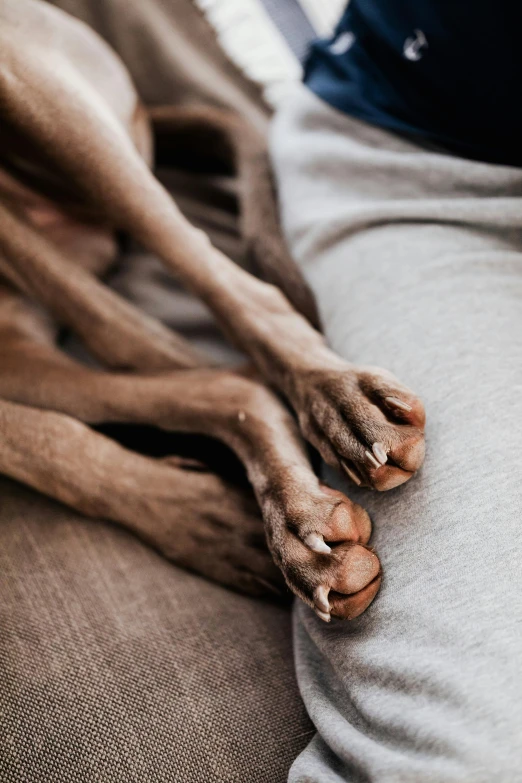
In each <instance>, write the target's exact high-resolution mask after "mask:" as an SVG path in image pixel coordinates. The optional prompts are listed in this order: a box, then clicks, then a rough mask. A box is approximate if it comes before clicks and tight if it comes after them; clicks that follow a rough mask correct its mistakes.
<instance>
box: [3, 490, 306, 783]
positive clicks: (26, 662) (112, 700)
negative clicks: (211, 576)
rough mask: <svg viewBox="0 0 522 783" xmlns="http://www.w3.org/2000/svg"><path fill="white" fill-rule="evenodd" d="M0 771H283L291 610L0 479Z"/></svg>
mask: <svg viewBox="0 0 522 783" xmlns="http://www.w3.org/2000/svg"><path fill="white" fill-rule="evenodd" d="M0 497H1V510H0V593H1V595H2V601H1V602H0V626H1V632H0V666H1V669H2V671H1V677H0V736H1V737H2V740H1V741H0V779H1V780H2V781H3V782H4V783H21V781H28V782H29V781H30V783H36V781H38V783H54V782H55V781H56V783H58V782H59V783H63V782H64V781H70V782H71V783H75V782H76V781H78V782H79V781H82V783H87V781H89V783H90V782H91V781H100V782H101V781H103V783H113V782H114V783H116V781H117V782H118V783H122V782H123V781H140V783H142V782H143V781H147V783H156V782H158V783H159V782H160V781H162V782H163V781H169V783H172V781H176V782H177V781H179V783H203V782H204V783H232V781H234V782H235V781H237V783H245V781H249V783H278V781H281V783H282V782H283V781H284V780H286V774H287V771H288V768H289V766H290V764H291V762H292V760H293V759H294V758H295V756H296V755H297V754H298V753H299V752H300V751H301V750H302V749H303V747H304V746H305V745H306V744H307V742H308V740H309V739H310V736H311V733H312V732H311V727H310V724H309V722H308V719H307V718H306V715H305V713H304V709H303V707H302V704H301V701H300V698H299V695H298V692H297V687H296V683H295V679H294V671H293V663H292V650H291V641H290V628H289V626H290V615H289V613H288V612H287V611H286V610H284V609H281V608H278V607H275V606H272V605H269V604H266V603H262V602H260V601H257V602H256V601H253V600H252V599H248V598H245V597H243V596H240V595H236V594H234V593H232V592H230V591H228V590H225V589H224V588H221V587H219V586H217V585H214V584H211V583H209V582H206V581H204V580H202V579H200V578H199V577H197V576H195V575H192V574H189V573H186V572H183V571H181V570H179V569H178V568H175V567H174V566H173V565H171V564H170V563H168V562H167V561H166V560H164V559H163V558H162V557H160V556H159V555H157V554H156V553H155V552H154V551H152V550H151V549H149V548H147V547H146V546H144V545H143V544H142V543H141V542H140V541H138V540H137V539H135V538H134V537H133V536H131V535H130V534H128V533H127V532H126V531H124V530H122V529H120V528H118V527H116V526H114V525H109V524H105V523H102V522H93V521H89V520H86V519H83V518H82V517H80V516H78V515H76V514H74V513H73V512H71V511H70V510H68V509H66V508H65V507H63V506H60V505H58V504H56V503H53V502H51V501H48V500H46V499H44V498H42V497H41V496H39V495H37V494H36V493H33V492H30V491H29V490H27V489H25V488H22V487H20V486H19V485H17V484H14V483H12V482H10V481H7V480H4V479H1V480H0Z"/></svg>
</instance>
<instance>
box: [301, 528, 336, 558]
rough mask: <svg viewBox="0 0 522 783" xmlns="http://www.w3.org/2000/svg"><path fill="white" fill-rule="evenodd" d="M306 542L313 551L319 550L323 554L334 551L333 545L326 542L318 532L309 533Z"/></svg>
mask: <svg viewBox="0 0 522 783" xmlns="http://www.w3.org/2000/svg"><path fill="white" fill-rule="evenodd" d="M304 543H305V544H306V546H307V547H308V548H309V549H311V550H312V551H313V552H318V553H319V554H321V555H329V554H330V552H331V551H332V549H331V547H329V546H328V544H326V543H325V541H324V539H323V537H322V536H320V535H319V534H318V533H308V535H307V536H306V538H305V539H304Z"/></svg>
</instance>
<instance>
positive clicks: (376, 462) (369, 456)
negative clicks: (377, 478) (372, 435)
mask: <svg viewBox="0 0 522 783" xmlns="http://www.w3.org/2000/svg"><path fill="white" fill-rule="evenodd" d="M364 456H365V457H366V459H367V460H368V462H369V463H370V465H371V466H372V467H374V468H381V467H382V465H381V463H380V462H379V460H378V459H376V458H375V457H374V456H373V454H372V453H371V452H370V451H365V452H364Z"/></svg>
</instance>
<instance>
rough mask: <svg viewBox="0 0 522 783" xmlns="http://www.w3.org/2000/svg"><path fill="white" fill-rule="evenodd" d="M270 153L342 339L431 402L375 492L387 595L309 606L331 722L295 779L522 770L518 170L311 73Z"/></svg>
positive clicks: (472, 780) (385, 780) (320, 703)
mask: <svg viewBox="0 0 522 783" xmlns="http://www.w3.org/2000/svg"><path fill="white" fill-rule="evenodd" d="M272 151H273V158H274V161H275V166H276V169H277V177H278V182H279V189H280V195H281V200H282V214H283V219H284V225H285V230H286V234H287V237H288V240H289V242H290V245H291V248H292V251H293V253H294V254H295V257H296V258H297V259H298V261H299V262H300V264H301V265H302V268H303V269H304V270H305V272H306V275H307V277H308V279H309V281H310V282H311V284H312V286H313V288H314V290H315V292H316V294H317V296H318V299H319V304H320V308H321V312H322V316H323V319H324V324H325V328H326V333H327V336H328V338H329V341H330V343H331V345H332V346H333V348H334V349H335V350H336V351H338V352H339V353H340V354H342V355H343V356H345V357H346V358H348V359H350V360H352V361H354V362H357V363H361V364H374V365H380V366H383V367H386V368H388V369H389V370H391V371H393V372H394V373H395V374H396V375H397V376H398V377H399V378H400V379H401V380H403V381H404V382H405V383H407V384H408V385H410V386H411V387H412V388H414V389H415V390H416V391H417V392H418V393H419V394H420V395H421V397H422V398H423V399H424V401H425V403H426V408H427V416H428V424H427V443H428V451H427V458H426V463H425V466H424V468H423V469H422V471H421V472H420V474H419V475H418V476H417V477H415V478H414V479H413V480H412V481H411V482H409V483H408V484H406V485H404V486H403V487H400V488H398V489H396V490H393V491H391V492H387V493H383V494H378V493H370V492H367V491H366V492H365V491H361V490H359V491H356V490H355V489H353V488H348V487H346V486H345V485H343V484H342V483H341V481H340V480H339V479H338V486H345V489H347V491H348V494H350V495H351V496H352V497H353V498H354V499H356V500H357V501H359V502H361V503H363V504H364V505H365V506H366V508H367V509H368V510H369V512H370V514H371V516H372V519H373V522H374V536H373V544H374V545H375V547H376V551H377V552H378V553H379V555H380V557H381V559H382V564H383V568H384V574H385V577H384V581H383V587H382V590H381V593H380V595H379V596H378V597H377V599H376V601H375V602H374V604H373V605H372V606H371V607H370V609H369V610H368V611H367V612H366V613H365V614H364V615H362V616H361V617H360V618H358V619H357V620H356V621H354V622H352V623H350V624H347V623H343V622H342V621H336V622H333V623H332V624H331V625H330V626H328V625H325V624H324V623H322V622H321V621H320V620H319V619H318V618H316V617H315V616H314V615H313V614H312V612H311V611H310V610H308V609H307V608H305V607H303V606H299V607H298V608H297V611H296V614H295V643H296V660H297V671H298V679H299V683H300V688H301V692H302V695H303V697H304V700H305V703H306V705H307V708H308V710H309V713H310V715H311V717H312V719H313V721H314V723H315V725H316V727H317V730H318V734H317V736H316V737H315V738H314V740H313V741H312V742H311V743H310V745H309V746H308V748H307V749H306V750H305V751H304V752H303V753H302V754H301V755H300V757H299V758H298V759H297V760H296V762H295V763H294V765H293V767H292V771H291V774H290V777H289V780H290V781H291V783H305V781H306V783H312V782H313V783H340V781H350V783H353V782H354V781H357V782H358V783H360V782H361V781H364V782H365V783H366V782H368V781H371V782H372V783H420V781H422V783H491V781H493V780H494V781H497V782H498V783H519V781H522V764H521V761H522V677H521V666H522V600H521V598H520V594H521V582H522V578H521V566H520V563H521V561H522V525H521V521H522V498H521V491H520V486H521V478H522V452H521V449H520V440H521V422H522V394H521V392H522V171H521V170H519V169H515V168H508V167H500V166H492V165H487V164H482V163H478V162H470V161H466V160H461V159H458V158H455V157H452V156H450V155H447V154H444V153H443V152H440V151H437V150H430V149H428V148H422V147H420V146H416V145H415V144H414V143H413V142H411V141H409V140H406V139H402V138H399V137H397V136H394V135H391V134H389V133H387V132H385V131H383V130H382V129H377V128H374V127H371V126H368V125H366V124H364V123H361V122H359V121H355V120H354V119H352V118H350V117H348V116H345V115H343V114H340V113H338V112H337V111H335V110H334V109H331V108H330V107H328V106H327V105H326V104H323V103H322V102H321V101H320V100H319V99H318V98H316V97H315V96H313V95H312V94H311V93H309V92H307V91H306V90H305V88H303V87H299V88H298V89H296V91H295V94H294V95H293V96H292V97H291V98H289V100H288V101H287V102H285V105H284V106H283V107H282V109H281V111H280V113H279V115H278V116H277V117H276V120H275V125H274V128H273V135H272Z"/></svg>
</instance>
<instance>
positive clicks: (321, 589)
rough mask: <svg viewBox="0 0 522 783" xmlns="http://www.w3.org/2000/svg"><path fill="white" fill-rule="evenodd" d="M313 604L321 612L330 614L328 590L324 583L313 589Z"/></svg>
mask: <svg viewBox="0 0 522 783" xmlns="http://www.w3.org/2000/svg"><path fill="white" fill-rule="evenodd" d="M314 604H315V607H316V609H319V611H320V612H322V613H323V614H327V615H329V614H330V604H329V603H328V590H327V588H326V587H325V586H324V585H319V586H318V587H316V588H315V590H314Z"/></svg>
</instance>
